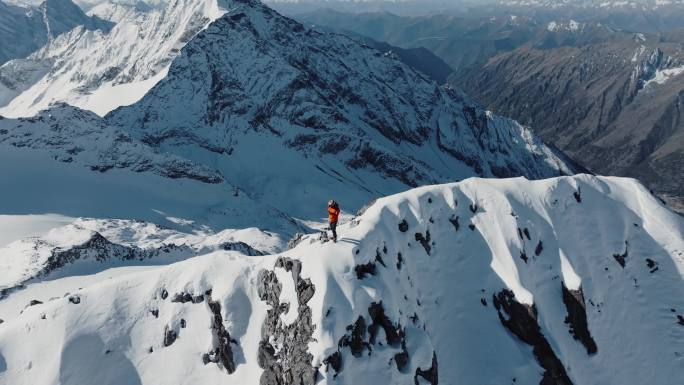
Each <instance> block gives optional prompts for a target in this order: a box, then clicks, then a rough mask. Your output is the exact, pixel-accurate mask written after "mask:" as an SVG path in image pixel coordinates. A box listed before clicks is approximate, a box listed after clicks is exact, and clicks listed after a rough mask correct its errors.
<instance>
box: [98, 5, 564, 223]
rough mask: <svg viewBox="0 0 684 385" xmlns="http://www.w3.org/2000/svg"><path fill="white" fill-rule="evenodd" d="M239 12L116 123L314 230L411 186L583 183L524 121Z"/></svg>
mask: <svg viewBox="0 0 684 385" xmlns="http://www.w3.org/2000/svg"><path fill="white" fill-rule="evenodd" d="M230 9H231V11H230V12H229V14H227V15H225V16H223V17H221V18H220V19H218V20H216V21H215V22H213V23H212V24H211V25H209V27H207V29H205V30H203V31H202V32H200V33H199V34H198V35H197V36H196V37H195V38H194V39H193V40H192V41H190V42H189V43H188V44H187V45H186V46H185V47H184V48H183V49H182V51H181V53H180V55H179V56H178V58H176V59H175V60H174V62H173V64H172V65H171V67H170V69H169V74H168V76H167V77H166V78H164V79H163V80H162V81H161V82H160V83H159V84H157V85H156V86H155V87H154V88H153V89H152V90H150V92H149V93H147V94H146V95H145V97H144V98H143V99H142V100H141V101H140V102H138V103H136V104H134V105H132V106H129V107H122V108H119V109H117V110H115V111H113V112H112V113H111V114H109V115H107V117H106V119H107V121H108V122H110V124H112V125H114V126H117V127H119V128H120V129H122V130H127V131H129V132H130V133H131V134H132V135H133V136H135V137H137V138H139V139H140V140H142V141H144V142H146V143H149V144H150V145H153V146H155V147H156V148H159V149H161V150H163V151H166V152H171V153H175V154H179V155H182V156H183V157H186V158H189V159H193V160H195V161H197V162H200V163H204V164H211V165H212V166H213V167H215V168H216V169H218V170H220V171H221V172H222V173H223V174H225V175H230V178H231V182H232V183H234V184H236V185H237V186H239V187H240V188H242V189H243V190H245V191H247V192H249V193H250V194H252V195H253V196H255V197H258V198H259V199H261V200H262V201H264V202H267V203H269V204H271V205H274V206H278V207H282V208H283V209H284V211H286V212H288V213H290V214H292V215H295V216H300V217H307V218H310V217H312V216H313V215H316V213H320V207H319V206H317V205H315V204H312V203H313V202H326V201H327V200H328V199H329V198H330V197H331V196H334V197H336V198H338V199H339V200H340V201H342V202H343V203H344V204H345V205H346V207H348V208H358V207H361V205H363V204H364V203H365V202H366V201H368V200H369V199H371V198H374V197H377V196H378V195H385V194H388V193H394V192H397V191H401V190H403V189H405V188H407V187H408V186H417V185H420V184H429V183H436V182H444V181H452V180H457V179H462V178H464V177H469V176H474V175H480V176H518V175H524V176H527V177H529V178H543V177H550V176H557V175H560V174H567V173H571V172H572V171H573V170H572V168H571V167H570V166H569V165H568V164H567V163H565V161H564V160H563V159H562V158H561V157H560V156H559V155H558V154H557V153H556V152H555V151H553V150H551V149H550V148H548V147H546V146H545V145H544V144H543V143H542V142H541V141H539V140H538V139H537V138H536V137H535V136H534V135H533V134H532V133H531V132H530V131H528V130H527V129H525V128H524V127H522V126H520V125H519V124H517V123H516V122H515V121H512V120H510V119H506V118H503V117H500V116H496V115H494V114H491V113H489V112H487V111H485V110H484V109H482V108H481V107H480V106H478V105H477V104H476V103H474V102H473V101H472V100H470V99H469V98H468V97H467V96H465V95H463V94H462V93H461V92H460V91H458V90H455V89H450V88H443V87H440V86H438V85H437V84H436V83H435V82H433V81H431V80H430V79H428V78H426V77H425V75H422V74H420V73H418V72H417V71H415V70H413V69H411V68H410V67H408V66H406V65H405V64H403V63H401V62H400V61H399V60H397V59H396V58H393V57H392V56H391V55H383V54H382V53H380V52H378V51H376V50H373V49H371V48H369V47H367V46H363V45H361V44H359V43H358V42H356V41H354V40H352V39H350V38H347V37H345V36H342V35H335V34H329V33H320V32H317V31H314V30H311V29H307V28H305V27H304V26H303V25H301V24H299V23H297V22H295V21H293V20H291V19H288V18H286V17H283V16H281V15H279V14H278V13H276V12H275V11H273V10H271V9H269V8H268V7H266V6H264V5H262V4H261V3H259V2H258V1H232V2H231V3H230Z"/></svg>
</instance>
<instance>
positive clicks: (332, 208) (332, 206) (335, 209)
mask: <svg viewBox="0 0 684 385" xmlns="http://www.w3.org/2000/svg"><path fill="white" fill-rule="evenodd" d="M339 216H340V206H339V205H338V204H337V202H335V201H334V200H332V199H331V200H329V201H328V220H329V221H330V230H331V231H332V236H333V238H332V240H333V242H337V219H338V218H339Z"/></svg>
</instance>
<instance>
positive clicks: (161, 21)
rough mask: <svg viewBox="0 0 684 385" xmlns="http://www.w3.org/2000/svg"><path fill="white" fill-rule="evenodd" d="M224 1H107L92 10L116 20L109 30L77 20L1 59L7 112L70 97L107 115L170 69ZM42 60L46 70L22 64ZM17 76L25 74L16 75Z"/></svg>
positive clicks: (0, 95) (26, 112)
mask: <svg viewBox="0 0 684 385" xmlns="http://www.w3.org/2000/svg"><path fill="white" fill-rule="evenodd" d="M51 1H56V0H51ZM223 3H224V2H223V0H177V1H174V2H172V3H169V4H168V5H167V6H166V7H164V8H161V9H156V8H155V9H150V8H147V7H142V6H137V7H136V6H125V5H113V4H102V5H100V6H98V7H96V8H95V9H93V10H91V14H94V15H98V16H101V17H104V18H110V19H111V20H112V21H114V22H116V25H115V26H114V27H113V29H112V30H111V31H109V32H108V33H105V32H102V31H99V30H90V29H88V28H82V27H81V28H75V29H73V30H71V31H70V32H69V33H66V34H63V35H61V36H59V37H58V38H56V39H54V40H51V41H50V42H49V43H48V44H47V45H45V46H44V47H42V48H41V49H40V50H38V51H37V52H35V53H33V54H32V55H31V56H30V57H28V58H27V59H25V60H17V61H13V62H9V63H7V64H5V65H4V66H3V67H0V85H1V84H3V83H6V84H7V85H6V86H5V88H6V89H4V88H3V87H2V86H0V103H2V104H3V107H2V108H0V114H2V115H5V116H11V117H19V116H32V115H34V114H35V113H37V112H38V111H40V110H42V109H45V108H47V107H48V106H49V105H50V104H51V103H55V102H66V103H68V104H70V105H73V106H77V107H80V108H83V109H87V110H91V111H94V112H95V113H98V114H100V115H104V114H106V113H107V112H109V111H111V110H113V109H114V108H116V107H119V106H121V105H128V104H131V103H134V102H135V101H137V100H138V99H140V98H141V97H142V96H143V95H144V94H145V92H147V91H148V90H149V89H150V88H151V87H152V86H154V85H155V84H156V83H157V82H158V81H159V80H160V79H162V78H163V77H164V76H165V75H166V71H167V70H168V66H169V64H170V63H171V61H172V60H173V58H174V57H175V56H176V55H177V54H178V52H179V50H180V48H182V47H183V46H184V45H185V44H186V43H187V42H188V41H189V40H190V39H191V38H192V37H193V36H194V35H195V34H196V33H197V32H199V31H200V30H201V29H203V28H204V27H205V26H206V25H207V24H208V23H209V22H210V21H212V20H214V19H216V18H217V17H219V16H220V15H222V14H223V13H224V12H225V6H224V4H223ZM36 63H37V64H36ZM35 66H39V68H42V69H44V70H43V71H42V72H36V71H30V74H39V75H40V76H28V75H24V71H22V70H21V69H22V68H23V67H29V68H34V67H35ZM6 67H9V68H6ZM17 70H19V71H17ZM17 76H21V77H22V78H24V79H25V80H23V81H21V82H17V81H13V80H12V79H15V78H16V77H17Z"/></svg>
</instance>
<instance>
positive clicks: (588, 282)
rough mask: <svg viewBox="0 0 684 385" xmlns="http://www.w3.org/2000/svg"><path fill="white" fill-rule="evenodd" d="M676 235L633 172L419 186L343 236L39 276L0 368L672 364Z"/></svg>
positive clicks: (412, 377) (569, 372) (311, 372)
mask: <svg viewBox="0 0 684 385" xmlns="http://www.w3.org/2000/svg"><path fill="white" fill-rule="evenodd" d="M683 235H684V221H683V220H682V218H681V217H680V216H677V215H676V214H674V213H672V212H671V211H669V210H668V209H667V208H665V207H664V206H663V205H661V204H660V202H659V201H658V200H657V199H655V198H654V197H653V196H652V195H650V194H649V193H648V191H646V190H645V189H644V188H643V186H641V185H640V184H639V183H638V182H636V181H634V180H630V179H620V178H607V177H592V176H587V175H579V176H575V177H561V178H554V179H547V180H540V181H528V180H525V179H524V178H516V179H504V180H486V179H468V180H465V181H463V182H460V183H455V184H448V185H439V186H426V187H421V188H418V189H415V190H411V191H408V192H405V193H401V194H398V195H395V196H390V197H387V198H382V199H379V200H378V201H377V202H376V203H375V204H374V205H372V206H371V207H370V208H368V209H367V210H366V211H365V213H363V214H362V215H360V216H359V217H357V218H355V219H354V220H353V221H351V222H350V223H348V224H347V225H344V226H342V228H341V229H340V240H339V242H338V243H337V244H333V243H331V242H326V243H323V242H321V241H320V240H318V238H317V237H315V236H305V237H304V238H302V239H300V242H299V243H298V245H297V246H296V247H294V248H293V249H291V250H289V251H287V252H284V253H282V254H277V255H269V256H253V257H246V256H244V255H240V254H238V253H235V252H225V251H219V252H211V253H209V254H205V255H200V256H197V257H196V258H192V259H189V260H186V261H182V262H178V263H174V264H171V265H169V266H163V267H150V266H147V267H141V268H133V267H129V268H119V269H112V270H111V271H105V272H101V273H98V274H99V275H98V274H96V275H86V276H84V277H81V278H79V282H80V283H76V282H74V281H73V280H71V279H70V278H64V279H54V280H50V281H43V282H35V283H30V284H28V285H26V287H25V288H24V289H23V290H19V291H16V292H13V293H12V294H10V295H9V296H8V297H7V298H6V299H4V300H2V301H0V312H1V313H2V314H0V318H2V319H3V320H4V321H5V322H4V323H2V324H0V357H2V359H1V360H0V362H2V365H0V383H3V384H13V385H20V384H49V383H58V382H59V383H65V384H72V385H79V384H87V383H90V380H91V379H92V378H94V377H95V376H97V378H98V383H102V384H120V383H127V384H169V383H183V384H191V383H223V382H227V383H239V384H257V383H259V384H284V383H287V384H314V383H320V384H328V383H330V384H334V383H339V384H359V383H364V384H365V383H375V382H379V381H383V382H385V383H392V384H413V383H423V384H424V383H431V384H433V385H434V384H438V383H442V384H453V383H465V384H508V383H521V384H535V383H543V384H570V383H573V384H589V385H591V384H608V383H620V384H645V383H653V384H676V383H678V379H680V378H682V375H684V361H683V360H684V351H682V344H683V342H684V319H682V317H683V313H684V292H683V289H682V288H683V287H684V286H682V279H683V278H684V236H683ZM51 297H52V298H51ZM31 299H33V300H37V301H40V302H42V303H36V302H33V303H34V305H33V306H28V307H26V308H24V306H26V305H27V304H28V301H30V300H31ZM324 362H325V363H327V365H326V364H325V363H324ZM326 366H328V370H327V371H326ZM316 377H317V378H318V379H317V380H316V379H315V378H316ZM414 381H415V382H414Z"/></svg>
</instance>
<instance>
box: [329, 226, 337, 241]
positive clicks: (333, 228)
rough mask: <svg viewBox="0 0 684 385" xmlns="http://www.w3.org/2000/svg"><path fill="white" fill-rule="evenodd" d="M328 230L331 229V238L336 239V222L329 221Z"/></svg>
mask: <svg viewBox="0 0 684 385" xmlns="http://www.w3.org/2000/svg"><path fill="white" fill-rule="evenodd" d="M330 230H331V231H332V235H333V239H337V222H330Z"/></svg>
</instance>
